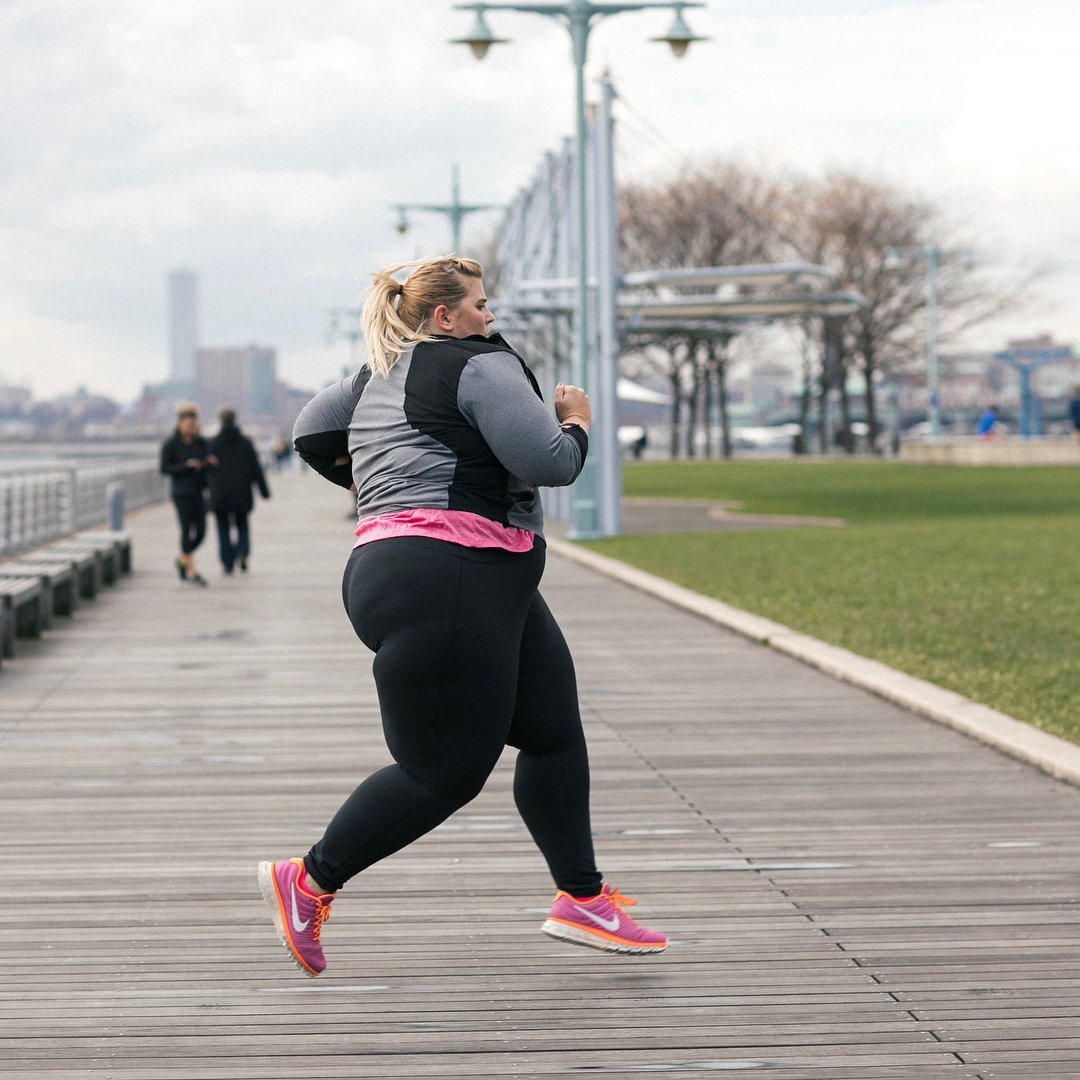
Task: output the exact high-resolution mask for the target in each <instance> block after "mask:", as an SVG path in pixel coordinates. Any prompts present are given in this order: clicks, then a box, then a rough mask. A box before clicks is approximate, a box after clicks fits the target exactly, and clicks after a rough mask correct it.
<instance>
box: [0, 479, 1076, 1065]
mask: <svg viewBox="0 0 1080 1080" xmlns="http://www.w3.org/2000/svg"><path fill="white" fill-rule="evenodd" d="M347 511H348V499H347V497H346V496H345V495H344V494H342V493H340V492H335V491H334V490H332V489H331V488H329V487H328V486H327V485H325V484H323V483H321V482H320V481H318V480H317V479H316V478H314V477H311V476H300V475H292V476H286V477H281V478H278V479H277V482H276V485H275V497H274V499H273V500H272V501H271V502H270V503H268V504H262V505H260V507H259V509H258V511H257V513H256V514H255V517H254V537H255V553H254V557H253V559H252V572H251V573H250V574H247V575H236V576H234V577H232V578H229V579H226V578H224V577H220V576H219V575H218V574H217V573H216V572H213V571H211V572H210V574H209V576H210V578H211V585H210V587H209V588H208V589H206V590H197V589H195V588H192V587H189V586H184V585H182V584H181V583H180V582H179V581H178V580H177V578H176V574H175V572H174V570H173V568H172V563H171V560H172V556H173V544H174V535H173V533H174V525H173V520H172V511H171V508H170V507H165V506H163V507H157V508H153V509H150V510H145V511H142V512H140V513H138V514H135V515H132V516H131V518H130V522H129V524H130V526H131V528H132V529H133V531H134V534H135V548H134V555H135V573H134V575H133V576H132V577H131V578H130V579H126V580H125V581H124V582H123V583H122V584H121V585H120V586H118V587H117V588H116V589H114V590H112V591H111V592H109V593H107V594H105V595H104V596H103V597H102V598H101V599H100V600H99V601H97V602H96V603H95V604H94V605H87V606H85V607H83V608H81V609H79V610H78V611H77V613H76V615H75V616H74V618H73V620H71V624H70V625H68V626H66V627H64V628H63V629H62V630H57V631H55V632H53V633H51V634H50V635H48V636H47V637H46V638H45V639H44V640H43V641H42V642H41V643H40V644H39V645H34V646H33V647H28V648H26V649H23V650H22V651H21V653H20V656H19V657H18V658H17V659H16V660H13V661H12V662H11V663H10V664H6V665H5V667H4V670H3V672H2V673H0V740H2V742H0V746H2V749H3V753H2V758H0V806H2V813H3V819H2V820H3V830H2V834H0V836H2V841H0V842H2V844H3V850H4V867H5V874H4V877H3V885H2V886H0V889H2V893H3V910H4V912H5V919H4V921H3V925H2V928H0V937H2V942H3V957H4V970H5V975H6V978H5V980H4V985H3V988H2V989H0V1017H2V1030H0V1037H2V1049H3V1055H2V1057H0V1073H8V1074H13V1075H18V1076H33V1077H39V1076H40V1077H50V1078H63V1077H69V1076H70V1077H76V1076H103V1077H104V1076H108V1077H117V1078H134V1077H140V1078H144V1077H145V1078H159V1077H160V1078H165V1077H169V1078H203V1077H222V1078H225V1077H251V1078H255V1077H258V1078H260V1080H265V1078H272V1077H296V1076H300V1075H308V1076H321V1077H421V1076H422V1077H432V1076H451V1077H462V1078H465V1077H484V1076H504V1077H510V1076H515V1077H531V1076H577V1075H581V1074H589V1073H602V1074H605V1075H614V1076H635V1075H637V1074H638V1073H643V1074H646V1075H660V1076H664V1075H671V1076H683V1075H697V1074H706V1073H713V1072H726V1071H740V1072H742V1071H745V1072H747V1073H751V1074H752V1073H753V1072H755V1071H758V1072H761V1073H762V1074H763V1075H767V1076H769V1077H771V1078H776V1080H780V1078H845V1077H860V1078H871V1077H908V1076H911V1077H920V1078H925V1077H953V1076H957V1077H960V1076H971V1077H986V1078H989V1077H1000V1076H1016V1077H1028V1078H1033V1077H1044V1076H1055V1075H1057V1076H1080V981H1078V979H1077V974H1076V973H1077V966H1078V960H1080V908H1078V905H1077V898H1078V895H1080V831H1078V828H1077V826H1078V824H1080V792H1078V791H1076V790H1075V789H1072V788H1069V787H1066V786H1064V785H1061V784H1058V783H1056V782H1055V781H1053V780H1051V779H1049V778H1047V777H1045V776H1044V775H1042V774H1040V773H1037V772H1035V771H1034V770H1032V769H1029V768H1027V767H1025V766H1022V765H1019V764H1017V763H1015V762H1013V761H1011V760H1009V759H1007V758H1004V757H1002V756H999V755H998V754H997V753H995V752H994V751H992V750H989V749H986V748H984V747H981V746H978V745H976V744H975V743H972V742H969V741H967V740H966V739H964V738H963V737H962V736H960V735H957V734H955V733H953V732H951V731H948V730H946V729H943V728H939V727H937V726H935V725H933V724H932V723H930V722H928V721H923V720H921V719H918V718H916V717H913V716H911V715H908V714H906V713H904V712H902V711H901V710H899V709H897V708H895V707H892V706H890V705H888V704H886V703H884V702H882V701H879V700H877V699H875V698H873V697H871V696H869V695H867V694H865V693H863V692H860V691H858V690H856V689H853V688H851V687H848V686H845V685H842V684H840V683H838V682H835V681H833V680H831V679H829V678H828V677H826V676H824V675H822V674H820V673H818V672H815V671H813V670H811V669H809V668H806V667H804V666H802V665H800V664H798V663H797V662H794V661H791V660H787V659H785V658H784V657H782V656H779V655H777V654H776V653H773V652H770V651H769V650H767V649H764V648H761V647H759V646H756V645H754V644H752V643H750V642H748V641H745V640H743V639H741V638H738V637H736V636H734V635H732V634H730V633H728V632H725V631H724V630H721V629H718V628H716V627H714V626H712V625H710V624H708V623H705V622H703V621H700V620H698V619H696V618H694V617H693V616H691V615H687V614H685V613H682V612H679V611H676V610H674V609H672V608H669V607H667V606H665V605H664V604H663V603H661V602H659V601H657V600H654V599H651V598H649V597H646V596H644V595H641V594H638V593H636V592H634V591H632V590H630V589H628V588H626V587H623V586H621V585H617V584H614V583H612V582H609V581H608V580H605V579H603V578H600V577H597V576H595V575H594V574H592V573H591V572H589V571H586V570H584V569H582V568H580V567H577V566H572V565H569V564H567V563H566V562H563V561H561V560H558V559H552V560H551V562H550V565H549V570H548V575H547V579H546V580H547V584H546V588H545V595H546V596H547V597H548V600H549V602H550V603H551V605H552V607H553V608H554V609H555V611H556V612H557V614H558V616H559V618H560V620H561V622H562V623H563V626H564V628H565V629H566V632H567V635H568V637H569V638H570V640H571V646H572V648H573V650H574V653H575V656H576V658H577V661H578V669H579V676H580V683H581V697H582V701H583V705H584V710H585V715H586V723H587V726H588V731H589V736H590V746H591V753H592V759H593V765H594V793H593V801H594V824H595V828H596V831H597V834H598V849H599V855H600V858H601V866H602V869H603V870H604V871H605V873H606V875H607V876H608V877H609V879H611V880H613V881H614V882H615V883H617V884H618V885H620V886H621V887H623V888H624V889H625V890H627V891H629V892H630V893H631V894H633V895H636V896H637V897H638V898H639V900H640V901H641V907H640V908H639V910H640V911H641V912H642V919H643V921H645V922H647V923H651V924H653V925H656V926H657V927H660V928H662V929H664V930H667V931H668V932H669V933H670V934H671V935H672V937H673V939H674V943H673V945H672V947H671V949H670V950H669V951H668V952H667V953H666V954H664V955H662V956H659V957H649V958H630V957H618V956H608V955H606V954H600V953H592V952H591V951H589V950H585V949H574V948H572V947H569V946H564V945H561V944H559V943H557V942H553V941H551V940H549V939H548V938H546V937H544V936H543V935H541V934H540V933H539V924H540V922H541V920H542V916H543V913H544V912H545V911H546V908H547V905H548V903H549V902H550V897H551V891H552V889H551V885H550V882H549V880H548V878H547V875H546V871H545V869H544V867H543V865H542V863H541V860H540V857H539V855H538V854H537V853H536V852H535V851H534V849H533V847H532V845H531V843H530V841H529V839H528V836H527V835H526V833H525V830H524V828H523V827H522V825H521V823H520V821H519V820H518V818H517V817H516V815H515V813H514V810H513V803H512V798H511V794H510V760H509V754H508V755H507V758H506V759H504V761H503V762H502V763H501V764H500V766H499V769H498V770H497V772H496V774H495V776H493V778H492V780H491V782H490V783H489V785H488V788H487V790H486V791H485V792H484V794H483V795H482V796H481V797H480V798H479V799H478V800H477V801H476V802H474V803H473V804H471V805H470V806H469V807H467V808H466V809H465V810H464V811H463V812H461V813H460V814H458V815H457V816H456V817H455V818H453V819H451V821H449V822H448V823H447V824H446V825H444V826H443V827H442V828H440V829H438V830H436V831H435V832H434V833H432V834H430V835H429V836H427V837H425V838H424V839H423V840H421V841H420V842H419V843H417V844H415V845H414V846H413V847H411V848H409V849H408V850H407V851H405V852H403V853H401V854H399V855H398V856H396V857H394V858H392V859H390V860H388V861H387V862H386V863H384V864H382V865H380V866H378V867H376V868H373V869H372V870H371V871H369V872H367V873H365V874H364V875H362V877H361V878H358V879H356V880H355V881H354V882H353V883H352V884H351V885H350V887H349V888H348V889H347V890H346V891H344V892H343V893H342V896H341V898H340V899H339V901H338V903H337V904H336V905H335V910H334V917H333V919H332V920H331V921H330V923H329V924H328V925H327V928H326V931H325V934H324V941H325V943H326V946H327V954H328V959H329V963H330V968H329V970H328V971H327V973H326V974H325V975H324V976H323V977H322V978H320V979H319V980H317V981H310V980H307V979H305V978H303V977H302V976H301V975H299V974H298V973H297V972H296V971H295V969H294V968H293V967H292V966H291V964H290V963H289V962H288V959H287V957H286V956H285V954H284V952H283V951H282V950H281V948H280V947H279V946H278V945H277V943H276V939H275V936H274V933H273V931H272V929H271V927H270V925H269V920H268V917H267V915H266V913H265V910H264V908H263V906H262V903H261V900H260V899H259V896H258V889H257V886H256V882H255V873H254V871H255V863H256V861H257V860H258V859H260V858H267V857H285V856H289V855H296V854H300V853H301V852H302V850H303V848H304V847H305V846H306V845H307V844H308V843H309V842H310V841H311V840H312V839H314V838H315V837H316V835H317V832H318V830H319V828H320V827H321V825H322V824H323V823H324V821H325V820H326V818H327V817H328V815H329V814H330V813H331V812H332V811H333V810H334V809H335V808H336V806H337V805H338V803H339V801H340V799H341V798H342V796H343V795H344V794H345V793H346V792H347V791H349V790H351V787H352V786H353V784H354V783H355V781H356V780H357V778H358V777H359V776H361V775H362V774H364V773H365V772H366V771H368V770H369V769H371V768H372V767H374V766H377V765H379V764H382V763H383V762H384V760H385V750H384V749H383V746H382V739H381V734H380V731H379V724H378V715H377V707H376V702H375V699H374V691H373V687H372V683H371V678H370V657H369V655H368V654H367V653H366V652H365V651H364V649H363V648H362V646H360V645H359V643H358V642H356V641H355V639H354V638H353V636H352V632H351V630H350V628H349V626H348V623H347V622H346V619H345V616H344V613H343V611H342V610H341V604H340V599H339V595H338V583H339V579H340V572H341V568H342V565H343V563H344V560H345V557H346V554H347V551H348V548H349V544H350V540H351V527H350V524H349V522H348V520H347ZM211 554H212V549H211V548H210V546H209V545H208V546H207V547H206V548H204V553H203V564H204V570H205V569H206V568H209V567H210V565H211V564H210V557H211Z"/></svg>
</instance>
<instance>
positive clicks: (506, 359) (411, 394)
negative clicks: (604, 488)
mask: <svg viewBox="0 0 1080 1080" xmlns="http://www.w3.org/2000/svg"><path fill="white" fill-rule="evenodd" d="M293 441H294V445H295V446H296V450H297V453H299V455H300V456H301V457H302V458H303V459H304V461H306V462H307V463H308V464H309V465H310V466H311V467H312V468H313V469H315V470H316V471H317V472H319V473H321V474H322V475H323V476H325V477H326V478H327V479H328V480H331V481H333V482H334V483H336V484H340V485H341V486H342V487H345V488H348V487H350V486H352V485H353V484H355V485H356V491H357V496H356V507H357V516H358V517H360V518H366V517H373V516H375V515H377V514H392V513H397V512H399V511H403V510H414V509H440V510H464V511H468V512H470V513H473V514H478V515H480V516H481V517H485V518H488V519H490V520H492V521H497V522H499V523H500V524H502V525H507V526H515V527H517V528H522V529H528V530H529V531H530V532H534V533H537V534H540V535H543V520H544V518H543V510H542V507H541V505H540V496H539V493H538V492H537V490H536V489H537V487H561V486H564V485H566V484H571V483H573V481H574V480H575V479H576V478H577V475H578V473H580V472H581V467H582V465H583V464H584V462H585V455H586V453H587V452H588V448H589V439H588V436H587V435H586V433H585V432H584V431H583V430H582V429H581V428H580V427H578V426H577V425H576V424H571V425H567V426H566V427H560V426H559V423H558V421H557V420H556V418H555V416H554V415H553V414H552V413H551V412H550V411H549V409H548V408H547V407H546V406H545V405H544V402H543V397H542V395H541V394H540V388H539V386H537V384H536V379H535V378H534V377H533V374H532V372H531V371H530V370H529V369H528V367H527V366H526V364H525V361H524V360H522V358H521V357H520V356H518V354H517V353H515V352H514V351H513V350H512V349H511V348H510V347H509V345H507V343H506V342H505V341H504V340H503V339H502V337H500V336H499V335H498V334H492V335H491V336H490V337H486V338H485V337H480V336H478V335H474V336H472V337H468V338H443V337H440V338H436V339H434V340H432V341H423V342H420V343H419V344H417V345H415V346H413V347H412V348H410V349H409V350H407V351H406V352H405V353H403V354H402V356H401V358H400V359H399V360H398V362H397V363H396V364H395V365H394V366H393V367H392V368H391V369H390V375H389V377H388V378H386V379H384V378H382V377H381V376H378V375H373V374H372V372H371V371H370V369H369V368H367V367H363V368H361V369H360V371H359V372H358V373H357V374H356V375H353V376H350V377H348V378H346V379H342V380H341V382H339V383H337V384H335V385H333V386H329V387H327V388H326V389H325V390H323V391H322V392H321V393H320V394H318V395H316V396H315V397H314V398H312V400H311V401H310V402H308V404H307V405H306V406H305V407H304V409H303V411H302V412H301V413H300V415H299V417H298V418H297V420H296V425H295V427H294V429H293ZM346 454H348V455H349V458H350V460H351V464H348V463H347V464H344V465H335V464H334V462H335V460H336V459H338V458H340V457H343V456H344V455H346Z"/></svg>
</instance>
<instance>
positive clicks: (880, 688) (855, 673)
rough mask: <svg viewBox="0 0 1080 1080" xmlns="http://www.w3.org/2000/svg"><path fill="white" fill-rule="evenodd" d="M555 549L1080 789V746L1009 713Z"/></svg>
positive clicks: (556, 546)
mask: <svg viewBox="0 0 1080 1080" xmlns="http://www.w3.org/2000/svg"><path fill="white" fill-rule="evenodd" d="M547 545H548V547H549V548H550V549H551V550H552V551H553V552H555V553H556V554H558V555H561V556H562V557H564V558H566V559H569V560H571V561H572V562H576V563H579V564H581V565H582V566H587V567H588V568H589V569H591V570H595V571H597V572H598V573H601V574H604V575H606V576H607V577H610V578H614V579H615V580H616V581H621V582H623V584H625V585H630V586H631V587H633V588H635V589H639V590H640V591H641V592H645V593H648V594H649V595H651V596H655V597H657V598H658V599H660V600H664V601H666V602H667V603H669V604H672V605H674V606H675V607H678V608H682V609H683V610H684V611H689V612H692V613H693V614H694V615H698V616H700V617H701V618H703V619H708V620H709V621H710V622H713V623H717V624H718V625H720V626H724V627H726V628H727V629H729V630H734V631H735V632H736V633H739V634H742V635H743V636H744V637H748V638H750V639H752V640H754V641H758V642H760V643H761V644H762V645H768V646H769V648H771V649H776V651H777V652H781V653H784V654H785V655H787V656H791V657H794V658H795V659H796V660H801V661H803V663H806V664H809V665H810V666H811V667H815V668H817V669H818V670H820V671H823V672H825V673H826V674H828V675H832V676H833V677H835V678H837V679H841V680H842V681H844V682H847V683H851V684H852V685H853V686H858V687H861V688H862V689H864V690H869V691H870V692H871V693H874V694H877V695H878V697H882V698H885V699H886V700H887V701H891V702H893V703H894V704H897V705H901V706H903V707H904V708H905V709H909V710H910V711H911V712H914V713H918V714H919V715H920V716H925V717H928V718H929V719H931V720H936V721H937V722H938V723H941V724H946V725H948V726H949V727H952V728H955V729H956V730H957V731H962V732H963V733H964V734H965V735H969V736H971V738H973V739H977V740H978V741H979V742H982V743H986V744H987V745H989V746H993V747H995V748H996V749H998V750H1000V751H1002V752H1003V753H1006V754H1008V755H1009V756H1010V757H1014V758H1018V759H1019V760H1020V761H1024V762H1026V763H1027V764H1029V765H1034V766H1035V767H1036V768H1038V769H1041V770H1042V771H1043V772H1046V773H1049V774H1050V775H1051V776H1053V777H1055V778H1056V779H1058V780H1064V781H1065V782H1066V783H1070V784H1076V785H1077V786H1080V746H1075V745H1074V744H1073V743H1070V742H1066V741H1065V740H1064V739H1059V738H1058V737H1057V736H1056V735H1049V734H1047V733H1046V732H1045V731H1039V729H1038V728H1034V727H1032V726H1031V725H1030V724H1025V723H1024V722H1023V721H1021V720H1017V719H1015V718H1014V717H1012V716H1007V715H1006V714H1005V713H1001V712H998V711H997V710H995V709H991V708H989V707H988V706H986V705H980V704H979V703H978V702H976V701H972V700H971V699H970V698H966V697H964V696H963V695H962V694H957V693H954V692H953V691H951V690H943V689H942V688H941V687H940V686H935V685H934V684H933V683H929V682H926V681H925V680H923V679H916V678H915V677H914V676H912V675H905V674H904V673H903V672H900V671H894V670H893V669H892V668H890V667H888V666H887V665H885V664H882V663H880V662H879V661H877V660H868V659H866V657H864V656H859V655H858V654H856V653H853V652H849V651H848V650H847V649H841V648H839V647H838V646H836V645H827V644H826V643H825V642H823V641H818V640H817V639H816V638H812V637H809V636H807V635H806V634H799V633H797V632H796V631H794V630H792V629H791V628H790V627H787V626H783V625H781V624H780V623H776V622H772V621H771V620H770V619H763V618H761V617H760V616H758V615H752V614H750V613H749V612H747V611H742V610H740V609H739V608H736V607H732V606H731V605H730V604H725V603H723V602H722V601H720V600H713V599H711V598H710V597H708V596H702V595H701V594H700V593H695V592H692V591H691V590H690V589H684V588H683V587H682V586H681V585H675V584H673V583H672V582H670V581H665V580H664V579H663V578H658V577H656V576H655V575H653V574H649V573H646V572H645V571H644V570H638V569H637V568H636V567H633V566H629V565H627V564H626V563H622V562H619V561H618V560H617V559H611V558H608V557H607V556H606V555H600V554H598V553H597V552H595V551H592V550H590V549H588V548H582V547H578V546H577V545H576V544H572V543H570V542H569V541H566V540H560V539H556V538H553V537H549V538H548V540H547Z"/></svg>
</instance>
